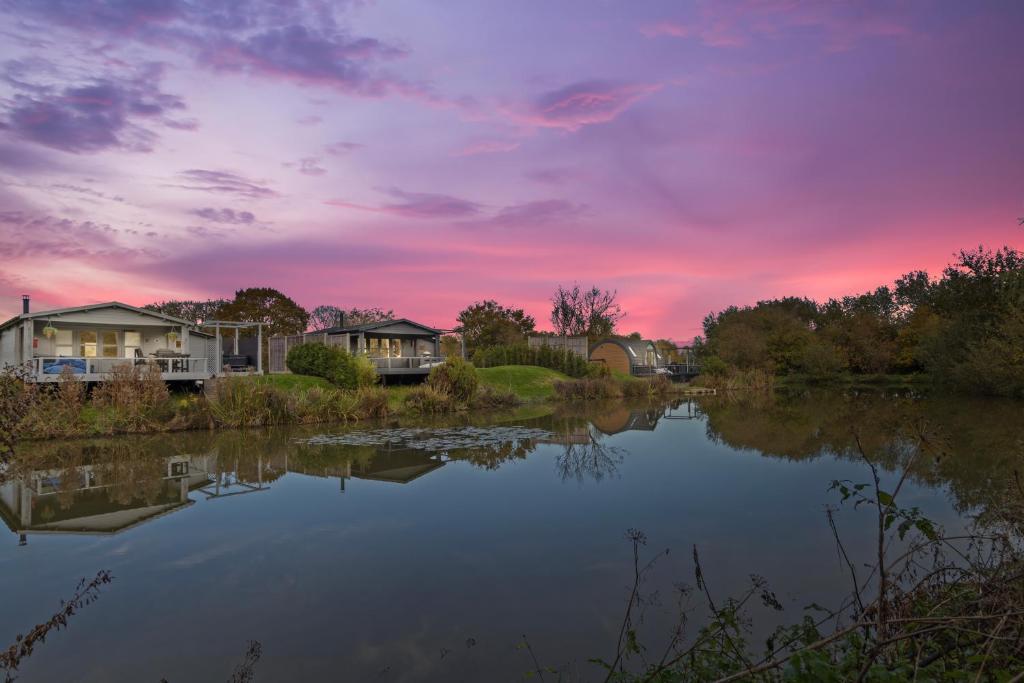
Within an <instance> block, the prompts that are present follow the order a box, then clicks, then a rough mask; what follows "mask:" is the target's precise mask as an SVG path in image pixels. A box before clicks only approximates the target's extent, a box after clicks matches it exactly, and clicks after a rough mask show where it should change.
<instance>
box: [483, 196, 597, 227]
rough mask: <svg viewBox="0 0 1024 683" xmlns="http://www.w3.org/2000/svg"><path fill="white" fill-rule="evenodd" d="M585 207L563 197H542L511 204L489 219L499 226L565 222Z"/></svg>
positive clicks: (573, 217)
mask: <svg viewBox="0 0 1024 683" xmlns="http://www.w3.org/2000/svg"><path fill="white" fill-rule="evenodd" d="M586 209H587V207H586V206H584V205H582V204H574V203H572V202H570V201H567V200H565V199H542V200H538V201H533V202H525V203H523V204H513V205H512V206H506V207H504V208H502V209H501V210H500V211H498V213H497V215H495V216H494V218H492V219H491V220H490V223H491V224H493V225H497V226H501V227H506V228H507V227H532V226H540V225H549V224H551V223H559V222H566V221H569V220H573V219H575V218H578V217H580V216H581V215H582V214H584V213H585V212H586Z"/></svg>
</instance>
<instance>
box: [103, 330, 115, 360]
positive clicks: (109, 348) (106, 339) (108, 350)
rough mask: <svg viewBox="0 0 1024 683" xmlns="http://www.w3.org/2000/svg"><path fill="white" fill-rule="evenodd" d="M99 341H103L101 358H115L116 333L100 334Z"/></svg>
mask: <svg viewBox="0 0 1024 683" xmlns="http://www.w3.org/2000/svg"><path fill="white" fill-rule="evenodd" d="M100 339H101V340H102V341H103V357H104V358H117V332H101V333H100Z"/></svg>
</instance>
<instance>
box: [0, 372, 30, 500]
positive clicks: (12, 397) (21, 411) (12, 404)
mask: <svg viewBox="0 0 1024 683" xmlns="http://www.w3.org/2000/svg"><path fill="white" fill-rule="evenodd" d="M27 373H28V370H27V369H21V370H19V369H17V368H7V369H5V370H3V371H0V481H3V468H4V467H5V466H6V465H7V462H8V461H9V460H10V458H11V456H12V455H14V446H15V444H16V443H17V442H18V439H19V438H20V437H21V436H22V434H23V433H24V431H25V427H26V422H27V419H28V417H29V416H30V415H31V414H32V411H33V410H35V408H36V403H37V401H38V398H39V387H38V386H36V385H35V384H33V383H30V382H28V381H27Z"/></svg>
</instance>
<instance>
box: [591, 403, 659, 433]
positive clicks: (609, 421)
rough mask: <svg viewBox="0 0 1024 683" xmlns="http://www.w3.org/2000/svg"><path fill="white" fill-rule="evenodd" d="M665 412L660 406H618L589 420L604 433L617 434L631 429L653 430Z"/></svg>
mask: <svg viewBox="0 0 1024 683" xmlns="http://www.w3.org/2000/svg"><path fill="white" fill-rule="evenodd" d="M664 414H665V411H664V410H663V409H661V408H629V407H627V406H618V407H616V408H614V409H613V410H609V411H607V412H604V413H601V415H599V416H596V417H593V418H591V422H592V423H593V424H594V426H595V427H597V429H598V430H600V431H601V432H602V433H604V434H618V433H619V432H626V431H632V430H640V431H645V432H653V431H654V429H655V427H657V425H658V420H660V419H661V418H662V417H663V416H664Z"/></svg>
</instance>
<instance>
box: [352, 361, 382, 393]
mask: <svg viewBox="0 0 1024 683" xmlns="http://www.w3.org/2000/svg"><path fill="white" fill-rule="evenodd" d="M352 362H353V364H354V367H355V375H356V387H358V388H363V387H372V386H373V385H375V384H376V383H377V380H379V379H380V377H379V376H378V375H377V366H376V365H375V364H374V362H373V361H372V360H370V359H369V358H367V357H366V356H354V357H353V358H352Z"/></svg>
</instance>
